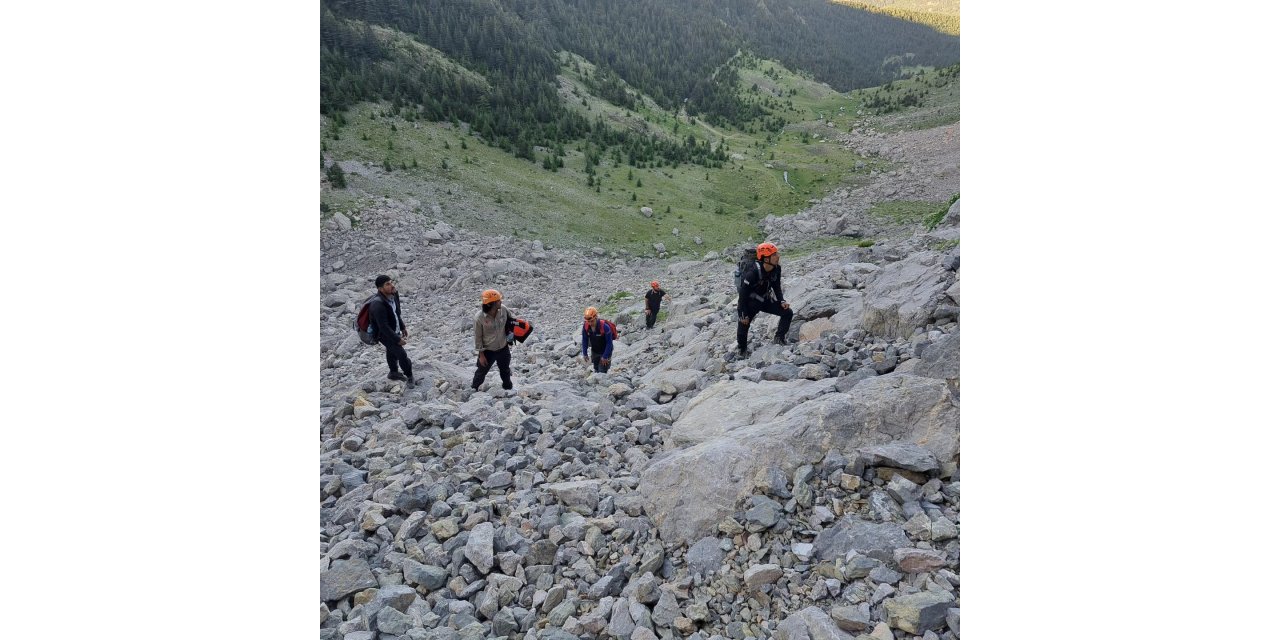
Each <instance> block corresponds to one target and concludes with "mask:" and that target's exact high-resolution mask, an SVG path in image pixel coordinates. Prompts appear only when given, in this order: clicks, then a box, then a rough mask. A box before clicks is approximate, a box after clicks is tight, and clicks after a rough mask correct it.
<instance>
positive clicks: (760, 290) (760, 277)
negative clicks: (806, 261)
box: [738, 262, 786, 311]
mask: <svg viewBox="0 0 1280 640" xmlns="http://www.w3.org/2000/svg"><path fill="white" fill-rule="evenodd" d="M770 290H772V291H773V295H774V297H775V298H777V300H778V302H785V301H786V299H785V298H783V297H782V267H781V266H775V267H774V268H773V270H772V271H770V270H766V269H765V268H764V266H763V265H761V264H760V263H759V262H756V264H755V268H754V269H750V268H749V269H747V271H746V273H744V274H743V275H742V291H739V292H738V310H739V311H743V310H745V309H746V308H747V306H748V304H749V302H754V303H755V304H757V305H758V304H762V303H764V301H765V300H766V299H767V298H768V295H769V291H770Z"/></svg>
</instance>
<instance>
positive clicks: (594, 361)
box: [591, 350, 613, 373]
mask: <svg viewBox="0 0 1280 640" xmlns="http://www.w3.org/2000/svg"><path fill="white" fill-rule="evenodd" d="M591 366H592V367H594V368H595V372H596V373H609V367H612V366H613V361H612V360H610V361H609V364H600V354H598V353H596V352H595V351H594V350H593V351H592V352H591Z"/></svg>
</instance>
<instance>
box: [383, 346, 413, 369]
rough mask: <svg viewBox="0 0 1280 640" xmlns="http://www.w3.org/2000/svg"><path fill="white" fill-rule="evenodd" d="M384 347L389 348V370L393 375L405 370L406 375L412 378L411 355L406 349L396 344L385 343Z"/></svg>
mask: <svg viewBox="0 0 1280 640" xmlns="http://www.w3.org/2000/svg"><path fill="white" fill-rule="evenodd" d="M382 346H384V347H386V348H387V368H388V369H391V373H399V372H400V369H404V375H405V376H407V377H410V378H412V377H413V363H412V362H409V354H408V353H407V352H405V350H404V347H402V346H400V345H399V344H397V343H396V342H384V343H382Z"/></svg>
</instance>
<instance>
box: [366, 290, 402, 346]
mask: <svg viewBox="0 0 1280 640" xmlns="http://www.w3.org/2000/svg"><path fill="white" fill-rule="evenodd" d="M369 313H370V315H372V316H373V323H374V325H375V326H377V329H378V340H379V341H380V342H382V343H383V344H396V343H398V342H400V336H401V335H402V332H403V331H404V328H405V327H404V318H403V317H401V315H400V293H399V292H397V293H393V294H391V297H390V298H387V297H386V296H384V295H382V294H381V293H379V294H378V297H377V298H375V299H374V303H373V304H371V305H369Z"/></svg>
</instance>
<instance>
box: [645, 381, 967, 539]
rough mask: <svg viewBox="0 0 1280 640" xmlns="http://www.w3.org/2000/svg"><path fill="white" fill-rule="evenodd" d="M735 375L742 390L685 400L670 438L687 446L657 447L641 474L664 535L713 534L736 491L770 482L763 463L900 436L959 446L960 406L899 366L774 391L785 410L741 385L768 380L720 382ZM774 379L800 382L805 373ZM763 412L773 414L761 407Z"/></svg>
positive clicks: (808, 458) (949, 451)
mask: <svg viewBox="0 0 1280 640" xmlns="http://www.w3.org/2000/svg"><path fill="white" fill-rule="evenodd" d="M734 384H742V385H744V386H742V387H741V389H742V390H743V392H742V393H732V394H730V393H727V392H726V393H725V394H724V396H723V399H722V401H721V402H724V404H723V405H722V406H719V408H718V410H714V411H713V410H710V407H704V409H703V410H702V411H701V412H700V413H698V414H696V416H695V415H694V414H693V408H694V407H693V403H690V410H689V411H686V412H685V414H684V415H683V416H681V418H680V420H679V421H677V424H679V423H681V422H683V423H684V424H679V426H677V425H673V428H672V432H673V435H672V442H673V443H688V444H691V446H688V447H687V448H683V449H678V450H674V451H671V452H668V453H665V454H663V455H660V456H658V457H655V458H654V459H653V461H652V462H651V463H650V465H649V467H647V468H646V469H645V470H644V472H643V473H642V474H641V476H640V484H639V487H638V490H639V492H640V494H641V496H642V498H643V500H644V506H645V510H646V512H647V513H648V514H649V516H650V517H651V518H652V519H653V520H654V522H655V524H657V525H658V531H659V535H660V536H661V537H662V539H663V540H664V541H667V542H675V541H684V542H689V541H692V540H696V539H698V538H699V537H702V536H704V535H711V534H713V533H714V532H715V530H716V524H717V523H718V522H720V521H721V520H722V519H724V517H725V516H727V515H729V514H731V513H732V512H733V507H734V504H735V503H736V502H737V501H738V500H739V499H741V498H743V497H744V496H747V495H749V494H750V493H751V491H752V488H753V487H755V486H757V485H760V486H764V485H765V484H767V477H766V476H767V469H768V467H769V466H776V467H778V468H779V469H781V470H782V471H783V472H784V473H786V474H790V473H792V472H794V471H795V469H796V468H798V467H799V466H800V465H802V464H811V463H816V462H818V461H820V460H822V458H823V457H824V456H825V455H827V453H828V452H829V451H831V450H835V451H838V452H840V453H841V454H842V455H845V456H846V457H850V458H851V457H853V456H855V455H856V451H857V449H858V448H860V447H867V446H870V445H876V444H887V443H889V442H893V441H896V440H902V441H907V442H912V443H915V444H917V445H919V446H922V447H924V448H926V449H928V450H929V451H930V452H932V453H933V454H934V456H935V457H936V458H937V459H938V460H940V461H943V462H949V461H952V460H953V459H955V457H956V455H957V454H958V452H959V448H960V436H959V423H960V416H959V409H958V407H957V406H956V403H955V401H954V400H953V399H952V395H951V392H950V391H949V390H948V389H947V385H946V383H945V382H943V381H941V380H935V379H931V378H921V377H919V376H914V375H909V374H897V373H895V374H889V375H885V376H879V377H876V378H870V379H867V380H863V381H862V382H860V383H858V384H857V385H855V386H854V387H853V388H851V389H850V390H849V392H848V393H847V394H839V393H831V394H825V395H822V396H819V397H817V398H814V399H811V400H808V401H804V402H801V403H800V404H798V405H795V404H790V402H789V401H788V400H786V399H784V398H779V397H777V396H775V399H774V401H775V402H787V403H788V404H790V406H789V408H787V409H784V410H775V409H773V408H770V407H767V406H765V405H764V404H763V403H755V402H754V400H753V399H752V398H750V397H748V395H749V394H746V393H745V389H747V388H748V387H747V386H746V385H749V386H750V387H751V388H756V389H761V388H762V387H763V385H764V384H766V383H759V384H750V383H739V381H733V382H730V383H719V384H718V385H716V386H720V385H725V386H724V387H721V388H722V389H725V388H728V385H734ZM774 384H777V385H778V386H779V388H780V389H797V388H801V385H802V384H804V383H800V382H791V383H781V382H780V383H774ZM812 384H813V385H815V386H816V385H820V384H822V382H815V383H812ZM712 388H714V387H712ZM709 390H710V389H708V390H707V391H704V392H703V394H706V393H707V392H708V391H709ZM792 394H794V395H799V394H796V393H795V392H794V391H792ZM757 395H763V394H762V393H761V392H759V391H757ZM699 397H701V395H700V396H699ZM769 413H774V414H775V415H776V417H773V418H772V419H769V418H762V417H761V416H763V415H767V414H769ZM691 416H694V417H691ZM686 418H689V420H688V421H687V422H686ZM700 428H701V431H700V430H699V429H700ZM677 433H678V435H677Z"/></svg>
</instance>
